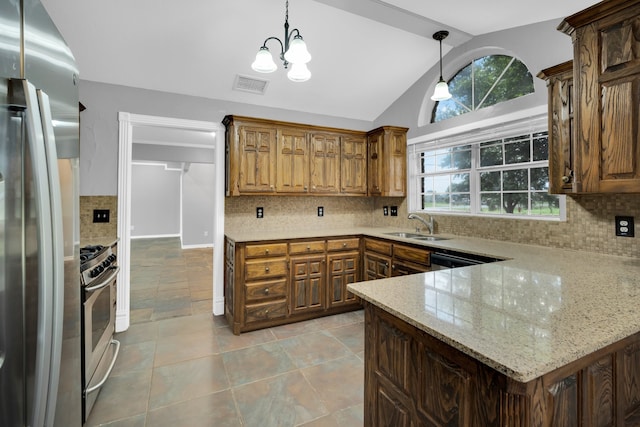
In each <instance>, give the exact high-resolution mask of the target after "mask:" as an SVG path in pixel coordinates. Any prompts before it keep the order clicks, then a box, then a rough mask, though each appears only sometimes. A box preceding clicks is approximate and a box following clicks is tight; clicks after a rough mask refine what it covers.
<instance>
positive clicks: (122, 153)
mask: <svg viewBox="0 0 640 427" xmlns="http://www.w3.org/2000/svg"><path fill="white" fill-rule="evenodd" d="M118 121H119V138H118V139H119V159H118V236H119V237H120V242H119V244H118V261H119V263H120V267H121V269H120V274H119V276H118V285H119V286H118V293H117V310H116V332H121V331H124V330H126V329H127V328H128V327H129V325H130V323H131V317H130V303H131V299H130V296H131V287H130V280H131V225H132V224H131V180H132V162H133V160H132V152H133V145H134V137H133V135H134V129H140V128H144V127H156V128H164V129H167V131H175V130H185V131H202V132H211V133H213V134H214V135H213V136H212V137H213V138H214V142H213V143H214V169H215V172H214V176H215V188H214V192H213V193H214V194H213V195H212V197H213V224H212V228H211V229H212V233H213V248H214V249H213V278H212V286H213V301H212V312H213V314H214V315H220V314H223V313H224V296H223V274H224V273H223V257H224V246H223V243H224V133H223V132H224V127H223V126H222V125H221V124H219V123H214V122H203V121H195V120H184V119H175V118H167V117H157V116H145V115H138V114H131V113H126V112H120V113H119V114H118Z"/></svg>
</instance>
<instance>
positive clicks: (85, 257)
mask: <svg viewBox="0 0 640 427" xmlns="http://www.w3.org/2000/svg"><path fill="white" fill-rule="evenodd" d="M104 248H105V247H104V246H102V245H92V246H85V247H83V248H80V262H81V263H83V262H87V261H89V260H91V259H93V258H95V257H96V256H97V255H98V254H99V253H100V251H101V250H103V249H104Z"/></svg>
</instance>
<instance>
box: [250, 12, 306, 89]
mask: <svg viewBox="0 0 640 427" xmlns="http://www.w3.org/2000/svg"><path fill="white" fill-rule="evenodd" d="M270 40H275V41H277V42H278V43H279V44H280V59H281V60H282V63H283V65H284V68H289V65H291V67H290V68H291V69H290V70H289V72H288V73H287V77H289V80H291V81H294V82H306V81H307V80H309V79H310V78H311V72H310V71H309V69H308V68H307V65H306V64H307V63H308V62H309V61H311V54H309V51H308V50H307V44H306V43H305V42H304V40H303V39H302V36H301V35H300V31H298V29H297V28H294V29H293V30H291V31H289V0H287V1H286V5H285V16H284V43H283V42H282V40H280V39H279V38H277V37H268V38H267V39H266V40H265V41H264V43H263V44H262V47H260V50H259V51H258V53H257V55H256V59H255V61H253V63H252V64H251V68H252V69H253V70H254V71H257V72H259V73H272V72H274V71H275V70H277V69H278V66H277V65H276V63H275V62H274V61H273V57H272V56H271V52H269V48H267V42H268V41H270Z"/></svg>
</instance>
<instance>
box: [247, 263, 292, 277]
mask: <svg viewBox="0 0 640 427" xmlns="http://www.w3.org/2000/svg"><path fill="white" fill-rule="evenodd" d="M286 274H287V259H286V258H277V259H255V260H250V261H247V262H246V263H245V265H244V276H245V277H244V278H245V280H252V279H260V278H268V277H277V276H285V275H286Z"/></svg>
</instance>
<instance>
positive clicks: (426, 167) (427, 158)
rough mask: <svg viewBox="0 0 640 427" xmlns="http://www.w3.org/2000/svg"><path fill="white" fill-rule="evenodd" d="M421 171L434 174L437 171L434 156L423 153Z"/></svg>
mask: <svg viewBox="0 0 640 427" xmlns="http://www.w3.org/2000/svg"><path fill="white" fill-rule="evenodd" d="M420 165H421V166H420V169H421V172H422V173H432V172H435V170H436V158H435V157H434V156H432V155H427V154H426V153H422V156H421V162H420Z"/></svg>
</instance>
